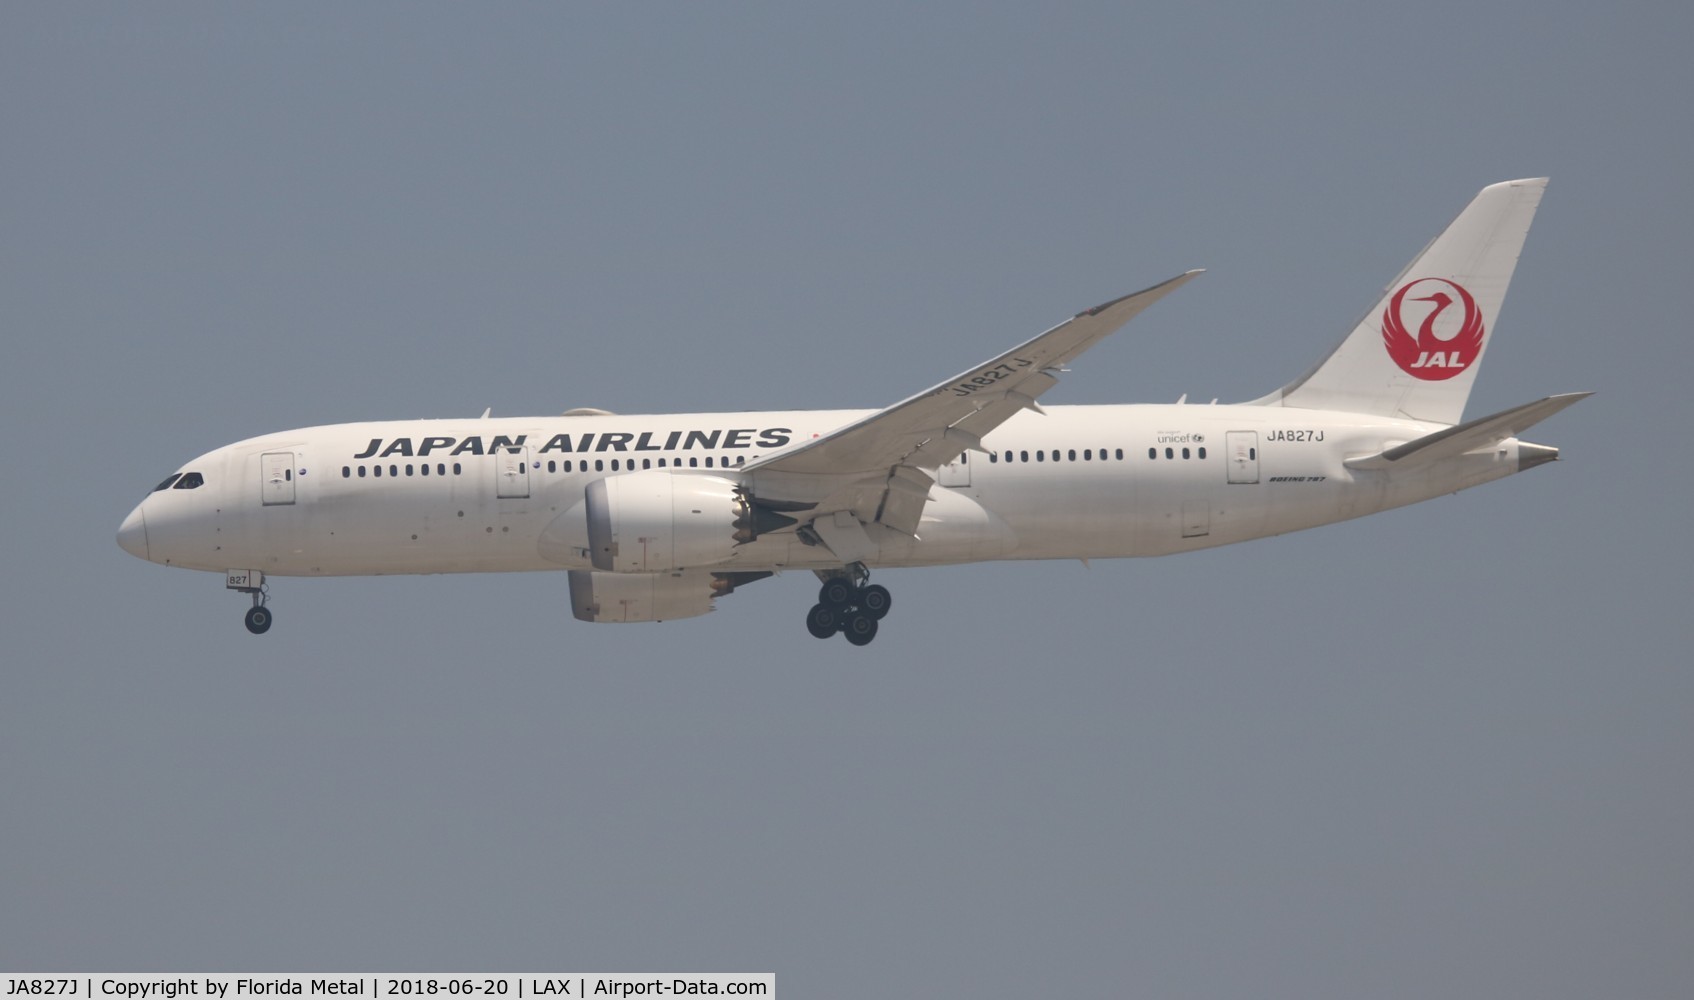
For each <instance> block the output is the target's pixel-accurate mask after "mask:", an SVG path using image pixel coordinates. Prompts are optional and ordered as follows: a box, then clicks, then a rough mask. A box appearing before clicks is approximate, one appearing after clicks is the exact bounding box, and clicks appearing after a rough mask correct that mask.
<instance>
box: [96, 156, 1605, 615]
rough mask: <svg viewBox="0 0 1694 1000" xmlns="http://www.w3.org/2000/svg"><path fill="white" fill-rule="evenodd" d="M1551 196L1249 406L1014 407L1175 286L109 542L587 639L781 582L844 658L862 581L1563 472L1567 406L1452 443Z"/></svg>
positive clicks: (309, 472) (250, 458)
mask: <svg viewBox="0 0 1694 1000" xmlns="http://www.w3.org/2000/svg"><path fill="white" fill-rule="evenodd" d="M1546 184H1547V181H1546V178H1532V179H1526V180H1515V181H1506V182H1503V183H1499V184H1494V185H1490V186H1489V187H1486V188H1484V189H1483V190H1482V191H1481V192H1480V193H1479V194H1478V195H1477V196H1476V197H1475V199H1474V200H1473V201H1471V202H1470V204H1469V205H1468V206H1467V207H1466V208H1465V209H1464V211H1463V212H1461V213H1460V214H1459V216H1458V217H1457V218H1456V219H1455V220H1454V221H1453V222H1452V223H1451V224H1450V225H1449V226H1448V227H1447V228H1446V230H1445V231H1443V232H1442V233H1441V235H1439V236H1438V237H1436V239H1435V241H1434V242H1432V243H1430V244H1429V245H1428V246H1427V247H1426V248H1425V249H1424V250H1423V251H1422V252H1421V253H1419V254H1418V255H1417V256H1416V257H1415V258H1413V260H1412V262H1411V263H1410V264H1408V265H1407V266H1406V268H1405V270H1403V271H1402V272H1401V273H1400V274H1399V276H1398V277H1396V278H1395V279H1394V280H1393V281H1391V282H1390V283H1389V284H1388V286H1387V288H1386V289H1385V290H1384V291H1383V293H1382V295H1381V297H1380V298H1379V300H1378V301H1377V302H1376V304H1375V305H1374V306H1373V307H1372V308H1371V309H1370V310H1369V311H1368V312H1367V313H1366V315H1365V316H1364V317H1363V318H1362V319H1361V320H1360V321H1359V322H1358V324H1357V325H1356V326H1355V327H1353V329H1352V330H1351V332H1349V333H1348V334H1347V335H1346V336H1345V337H1344V338H1343V339H1342V341H1341V343H1340V345H1339V346H1337V347H1336V348H1335V349H1334V350H1333V351H1332V352H1331V353H1330V354H1328V355H1327V356H1325V357H1324V358H1323V359H1322V360H1320V361H1319V362H1318V363H1317V364H1316V365H1314V366H1313V367H1312V368H1311V369H1309V370H1308V371H1307V372H1306V373H1305V374H1303V375H1301V376H1300V377H1298V378H1296V379H1294V380H1293V381H1292V382H1289V383H1288V384H1286V385H1284V386H1283V387H1282V388H1280V389H1277V390H1276V391H1274V392H1272V393H1270V394H1269V395H1267V396H1264V397H1262V398H1259V399H1255V400H1252V401H1249V402H1245V403H1238V404H1232V405H1218V404H1217V402H1216V400H1214V401H1212V403H1211V404H1206V405H1198V404H1191V403H1188V402H1187V400H1186V397H1184V398H1183V399H1181V400H1178V402H1177V403H1176V404H1170V405H1145V404H1142V405H1103V406H1060V405H1052V404H1043V403H1041V402H1039V400H1040V399H1041V398H1042V397H1043V396H1044V395H1045V394H1046V393H1047V391H1048V390H1050V389H1052V388H1053V387H1054V386H1055V385H1057V384H1058V381H1059V375H1060V374H1061V373H1063V372H1065V371H1068V368H1067V367H1066V366H1067V365H1069V364H1070V363H1071V362H1072V361H1074V360H1075V359H1076V358H1077V357H1078V356H1079V355H1081V354H1082V353H1083V352H1084V351H1086V350H1087V349H1088V348H1090V347H1092V346H1093V345H1095V344H1096V343H1098V342H1099V341H1100V340H1101V339H1103V338H1104V337H1106V336H1107V335H1108V334H1111V333H1113V332H1114V331H1116V330H1118V329H1119V328H1120V327H1122V326H1123V325H1124V324H1126V323H1127V322H1129V320H1131V319H1133V318H1134V317H1135V316H1137V315H1138V314H1140V313H1141V312H1142V311H1143V310H1144V309H1146V308H1147V307H1148V306H1151V305H1152V304H1153V303H1155V302H1157V301H1159V300H1160V299H1162V298H1164V297H1165V296H1166V295H1168V294H1169V293H1171V292H1172V291H1175V290H1176V289H1177V288H1179V287H1181V286H1182V285H1184V284H1187V283H1188V282H1189V281H1190V280H1192V279H1193V278H1194V277H1195V276H1196V275H1197V274H1199V273H1200V272H1199V271H1189V272H1186V273H1184V274H1181V275H1178V276H1176V277H1174V278H1171V279H1170V280H1168V281H1165V282H1162V283H1160V284H1157V285H1154V286H1152V287H1151V288H1148V289H1145V290H1144V291H1140V292H1136V293H1134V294H1131V295H1126V296H1123V297H1122V298H1117V299H1113V300H1112V301H1110V302H1106V303H1104V304H1103V305H1099V306H1096V307H1094V308H1092V309H1088V310H1085V311H1083V312H1080V313H1077V314H1076V315H1075V316H1073V317H1072V318H1070V319H1068V320H1066V321H1064V322H1062V323H1060V324H1059V325H1057V326H1055V327H1053V328H1052V329H1050V330H1048V331H1047V332H1045V333H1043V334H1041V335H1039V336H1037V337H1035V338H1033V339H1031V340H1029V341H1026V342H1025V343H1022V344H1020V345H1018V346H1017V347H1014V348H1012V349H1011V350H1009V351H1007V352H1005V353H1003V354H1000V355H997V356H995V357H992V358H990V359H988V360H987V361H984V362H983V363H981V364H978V365H975V366H973V367H970V368H967V369H965V370H964V371H962V372H960V373H959V374H957V375H955V376H953V377H952V378H949V379H946V380H944V381H942V382H940V383H938V384H936V385H935V386H933V387H931V388H929V389H925V390H924V391H922V392H920V393H918V394H916V395H914V396H911V397H909V398H907V399H905V400H902V401H900V402H898V403H895V404H894V405H892V406H888V407H885V408H883V409H880V410H785V411H773V412H723V413H688V414H666V415H660V414H653V415H638V416H631V415H619V414H613V413H610V412H607V411H604V410H598V409H574V410H570V411H568V412H566V413H564V414H563V415H561V416H552V417H547V416H543V417H513V418H501V419H495V418H492V417H491V416H490V414H489V413H488V412H484V413H483V415H482V417H481V418H478V419H457V420H455V419H435V420H410V421H387V422H371V423H351V424H335V425H329V426H319V427H307V428H303V429H300V430H290V431H283V432H281V433H276V434H267V435H264V436H262V437H256V438H250V439H248V440H245V441H238V442H236V443H234V444H230V445H226V446H224V447H222V448H218V449H216V450H214V451H211V452H208V453H207V454H204V455H201V456H200V457H198V458H195V459H194V460H193V461H190V462H188V463H187V464H186V465H183V466H182V467H181V468H180V469H179V470H178V471H177V472H175V473H172V474H171V475H170V476H169V477H167V478H166V479H165V480H164V481H163V482H161V483H160V484H159V485H158V486H157V487H156V488H155V489H154V490H153V491H152V492H151V493H149V494H148V495H147V496H146V497H145V498H144V499H143V500H142V501H141V503H140V504H139V505H138V506H137V507H136V508H135V509H134V510H133V511H132V512H131V513H130V514H129V516H128V517H127V518H125V519H124V521H123V523H122V526H121V527H120V528H119V529H118V544H119V545H120V546H121V547H122V548H123V549H124V550H125V551H127V552H130V553H132V554H133V555H136V556H138V557H140V558H142V559H146V560H149V561H152V562H156V563H161V564H163V565H166V566H176V567H180V568H184V569H193V570H204V571H210V572H217V573H223V574H224V576H225V587H226V588H228V589H230V590H235V591H237V592H240V593H244V594H248V595H250V596H251V599H252V605H251V607H250V608H249V609H248V610H247V612H246V619H245V621H246V626H247V629H248V630H249V631H250V632H252V633H254V634H259V633H263V632H265V631H266V630H268V629H269V628H270V626H271V621H272V616H271V612H270V608H269V584H268V580H269V578H271V577H287V576H350V575H357V576H366V575H387V574H403V573H408V574H409V573H496V572H513V571H543V570H554V571H558V570H563V571H565V572H566V574H567V576H568V579H569V588H570V600H571V611H572V613H573V614H574V616H575V617H576V618H578V619H581V620H583V621H590V622H638V621H662V620H669V619H676V618H689V617H693V616H697V615H702V614H705V613H706V612H708V611H711V610H713V609H714V602H715V601H716V599H717V598H719V597H723V596H726V595H728V594H731V593H732V592H734V591H735V590H736V589H737V588H740V587H743V586H745V585H747V584H749V583H751V582H753V581H756V580H760V579H763V578H766V577H770V576H772V575H773V574H777V573H781V572H783V571H785V570H799V571H807V570H809V571H811V572H812V573H813V574H815V575H816V576H817V578H818V580H819V582H820V589H819V593H818V598H817V602H816V603H815V604H813V605H812V607H811V608H810V610H809V611H808V612H807V614H806V627H807V629H808V631H810V632H811V634H812V635H814V636H816V637H818V638H820V639H827V638H830V637H832V636H834V635H836V634H838V633H839V634H841V635H843V636H845V638H846V639H847V641H848V642H850V643H852V644H854V645H858V646H862V645H865V644H866V643H869V642H870V641H871V640H872V639H874V638H875V637H876V635H877V632H878V629H879V626H880V623H881V622H882V621H883V620H884V616H886V615H887V614H888V613H889V610H890V608H891V604H892V598H891V595H890V593H889V591H888V589H887V588H886V587H884V586H882V585H880V584H874V583H871V582H870V574H871V571H872V570H873V569H875V570H881V569H884V568H889V569H892V568H895V567H904V566H934V565H945V564H960V563H971V562H981V561H990V560H1022V559H1080V560H1084V561H1086V560H1090V559H1099V558H1110V557H1127V556H1160V555H1169V554H1173V553H1179V552H1190V551H1194V550H1197V549H1205V548H1211V547H1213V546H1218V545H1226V544H1229V543H1233V542H1244V541H1248V540H1250V539H1255V538H1265V537H1268V536H1271V535H1280V534H1284V533H1286V532H1291V531H1298V530H1302V529H1305V528H1312V527H1316V526H1318V525H1322V524H1329V523H1331V522H1335V521H1343V520H1347V519H1350V518H1355V517H1361V516H1363V515H1366V514H1374V513H1377V512H1379V511H1384V510H1388V509H1390V508H1394V507H1401V506H1405V505H1406V504H1412V503H1417V502H1419V501H1422V500H1428V499H1430V498H1433V497H1437V496H1442V495H1444V494H1448V493H1453V492H1456V491H1458V490H1462V489H1466V488H1468V487H1471V486H1476V485H1478V484H1481V483H1486V482H1490V481H1492V480H1496V479H1500V478H1503V477H1505V476H1509V475H1512V474H1513V473H1516V472H1521V471H1523V470H1525V469H1531V468H1534V467H1536V466H1539V465H1543V464H1546V463H1547V462H1551V461H1553V460H1555V459H1557V458H1558V455H1559V451H1558V449H1557V448H1553V447H1549V446H1546V445H1539V444H1532V443H1530V442H1527V441H1522V440H1519V439H1518V435H1519V434H1521V433H1523V432H1524V431H1526V430H1528V429H1529V428H1530V427H1532V426H1534V425H1535V424H1537V423H1539V422H1540V421H1542V420H1545V419H1546V418H1548V417H1550V416H1552V415H1553V414H1555V413H1557V412H1559V411H1560V410H1563V409H1564V408H1565V407H1567V406H1570V405H1572V404H1573V403H1576V402H1578V401H1579V400H1581V399H1584V398H1586V397H1587V396H1589V395H1591V393H1586V392H1577V393H1566V394H1562V395H1554V396H1548V397H1546V398H1543V399H1539V400H1536V401H1534V402H1531V403H1525V404H1523V405H1521V406H1515V407H1512V408H1510V409H1507V410H1502V411H1500V412H1498V413H1492V414H1489V415H1488V416H1484V417H1479V418H1475V419H1471V420H1465V419H1464V410H1465V403H1466V401H1467V399H1468V398H1469V396H1470V392H1471V386H1472V384H1473V383H1474V382H1475V381H1476V376H1477V372H1478V370H1479V369H1480V367H1481V364H1482V359H1483V355H1484V353H1485V352H1486V350H1487V347H1488V343H1489V341H1490V339H1491V338H1492V336H1493V333H1494V328H1495V326H1496V321H1497V317H1498V315H1499V311H1500V306H1501V303H1502V302H1503V300H1504V299H1505V295H1506V287H1507V285H1508V283H1509V282H1510V280H1511V276H1512V273H1513V271H1514V270H1515V268H1516V265H1517V260H1518V255H1519V253H1520V252H1521V250H1522V247H1523V242H1524V238H1525V236H1526V235H1527V234H1528V231H1529V225H1530V222H1531V221H1532V219H1533V218H1534V215H1535V211H1536V208H1537V207H1538V205H1539V204H1540V201H1541V197H1542V194H1543V192H1544V191H1545V188H1546Z"/></svg>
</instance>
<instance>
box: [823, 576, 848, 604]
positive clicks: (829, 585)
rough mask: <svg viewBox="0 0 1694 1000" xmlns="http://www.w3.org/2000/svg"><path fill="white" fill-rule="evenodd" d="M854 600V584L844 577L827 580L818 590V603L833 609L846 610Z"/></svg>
mask: <svg viewBox="0 0 1694 1000" xmlns="http://www.w3.org/2000/svg"><path fill="white" fill-rule="evenodd" d="M852 600H853V584H852V582H851V581H849V580H848V579H847V578H846V577H844V576H837V577H832V578H831V579H828V580H825V581H824V582H823V586H822V587H820V588H818V603H819V604H827V605H829V606H830V607H832V608H845V607H846V606H847V605H848V604H849V603H850V602H851V601H852Z"/></svg>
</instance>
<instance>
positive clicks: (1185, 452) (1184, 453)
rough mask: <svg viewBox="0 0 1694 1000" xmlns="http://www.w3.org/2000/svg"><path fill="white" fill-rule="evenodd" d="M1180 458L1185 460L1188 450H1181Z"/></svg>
mask: <svg viewBox="0 0 1694 1000" xmlns="http://www.w3.org/2000/svg"><path fill="white" fill-rule="evenodd" d="M1182 457H1183V458H1187V457H1188V449H1187V448H1184V449H1182Z"/></svg>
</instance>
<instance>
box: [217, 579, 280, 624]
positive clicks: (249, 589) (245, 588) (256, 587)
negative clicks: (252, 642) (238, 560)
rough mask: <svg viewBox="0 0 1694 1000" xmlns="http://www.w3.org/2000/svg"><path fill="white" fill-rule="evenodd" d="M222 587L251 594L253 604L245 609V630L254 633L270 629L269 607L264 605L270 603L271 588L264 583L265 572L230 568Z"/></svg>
mask: <svg viewBox="0 0 1694 1000" xmlns="http://www.w3.org/2000/svg"><path fill="white" fill-rule="evenodd" d="M224 587H225V588H227V589H229V590H233V591H236V592H238V593H242V594H252V595H253V606H252V607H251V608H248V609H247V619H246V620H247V631H249V632H251V633H253V634H254V635H264V634H265V633H266V632H268V631H270V627H271V609H270V608H268V607H266V606H265V605H267V604H269V603H270V599H271V589H270V588H269V587H267V586H266V585H265V574H263V573H261V572H259V571H258V570H256V569H254V570H245V569H232V570H230V571H229V573H228V575H227V577H226V578H225V581H224Z"/></svg>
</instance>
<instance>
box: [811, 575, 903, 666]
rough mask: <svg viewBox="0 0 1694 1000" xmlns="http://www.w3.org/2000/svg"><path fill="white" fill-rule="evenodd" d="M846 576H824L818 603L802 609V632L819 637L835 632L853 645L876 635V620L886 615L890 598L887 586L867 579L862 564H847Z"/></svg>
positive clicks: (868, 640) (867, 640) (866, 641)
mask: <svg viewBox="0 0 1694 1000" xmlns="http://www.w3.org/2000/svg"><path fill="white" fill-rule="evenodd" d="M847 569H848V573H849V574H851V575H849V576H826V577H824V581H823V586H822V587H820V588H819V589H818V603H816V604H814V605H812V610H810V611H808V612H806V631H808V632H810V633H812V635H814V636H816V637H817V638H819V639H827V638H829V637H830V636H832V635H834V634H835V633H837V632H840V633H841V634H842V635H844V636H846V637H847V641H848V642H850V643H852V644H853V645H855V646H863V645H866V644H867V643H869V642H870V641H871V640H872V639H875V638H876V631H877V623H878V622H880V621H882V619H883V618H884V617H885V616H887V614H888V609H889V606H890V604H891V603H892V601H893V599H892V597H890V595H889V593H888V588H887V587H884V586H881V585H879V584H874V583H871V582H869V581H870V572H869V571H868V570H866V569H865V567H864V564H863V563H854V564H853V565H851V566H849V567H848V568H847Z"/></svg>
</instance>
